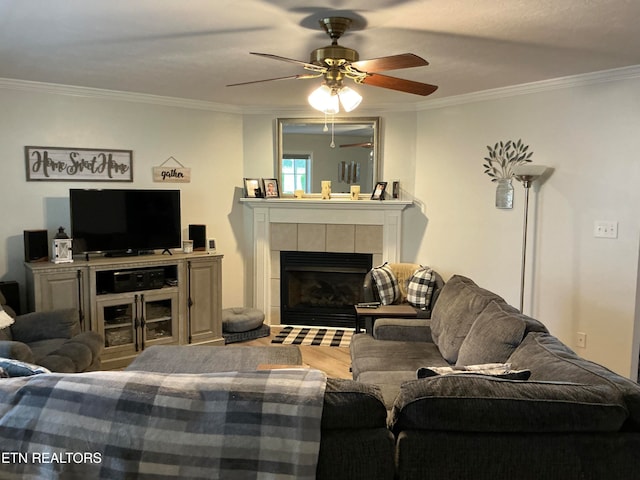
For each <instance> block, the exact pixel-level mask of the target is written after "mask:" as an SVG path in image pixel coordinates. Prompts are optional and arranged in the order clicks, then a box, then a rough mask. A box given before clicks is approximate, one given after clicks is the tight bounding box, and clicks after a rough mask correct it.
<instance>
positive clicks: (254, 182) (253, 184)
mask: <svg viewBox="0 0 640 480" xmlns="http://www.w3.org/2000/svg"><path fill="white" fill-rule="evenodd" d="M244 196H245V198H262V197H263V194H262V184H261V182H260V179H259V178H245V179H244Z"/></svg>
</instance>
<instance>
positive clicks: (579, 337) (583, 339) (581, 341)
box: [576, 332, 587, 348]
mask: <svg viewBox="0 0 640 480" xmlns="http://www.w3.org/2000/svg"><path fill="white" fill-rule="evenodd" d="M576 346H578V347H580V348H586V347H587V334H586V333H584V332H578V333H577V334H576Z"/></svg>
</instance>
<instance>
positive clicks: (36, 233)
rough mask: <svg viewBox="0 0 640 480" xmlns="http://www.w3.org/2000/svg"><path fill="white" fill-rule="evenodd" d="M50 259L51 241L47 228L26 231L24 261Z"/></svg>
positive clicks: (44, 260)
mask: <svg viewBox="0 0 640 480" xmlns="http://www.w3.org/2000/svg"><path fill="white" fill-rule="evenodd" d="M47 260H49V241H48V240H47V231H46V230H25V231H24V261H25V262H46V261H47Z"/></svg>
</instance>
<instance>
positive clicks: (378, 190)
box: [371, 182, 387, 200]
mask: <svg viewBox="0 0 640 480" xmlns="http://www.w3.org/2000/svg"><path fill="white" fill-rule="evenodd" d="M386 189H387V182H378V183H376V186H375V188H374V189H373V193H372V194H371V200H384V193H385V190H386Z"/></svg>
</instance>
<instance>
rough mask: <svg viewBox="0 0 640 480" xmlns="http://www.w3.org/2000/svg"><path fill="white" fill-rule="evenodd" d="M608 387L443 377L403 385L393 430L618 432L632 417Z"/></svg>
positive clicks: (617, 394) (396, 408) (395, 410)
mask: <svg viewBox="0 0 640 480" xmlns="http://www.w3.org/2000/svg"><path fill="white" fill-rule="evenodd" d="M628 413H629V412H628V410H627V408H626V405H625V403H624V400H623V398H622V395H621V394H620V392H618V391H617V390H616V389H615V388H613V387H611V386H609V385H586V384H579V383H570V382H535V381H521V380H505V379H500V378H495V377H490V376H485V375H473V374H456V375H441V376H436V377H430V378H424V379H420V380H414V381H410V382H405V383H404V384H402V386H401V388H400V393H399V394H398V396H397V397H396V400H395V403H394V405H393V408H392V412H391V416H390V421H389V424H390V427H391V429H392V430H393V431H394V433H396V434H398V433H399V432H401V431H403V430H430V431H457V432H520V433H522V432H532V433H533V432H535V433H539V432H555V433H557V432H617V431H619V430H620V429H621V428H622V425H623V424H624V422H625V420H626V419H627V417H628Z"/></svg>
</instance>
